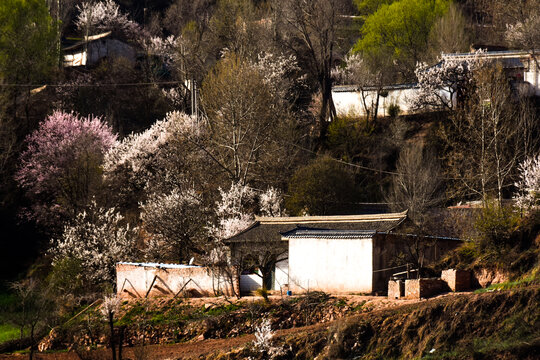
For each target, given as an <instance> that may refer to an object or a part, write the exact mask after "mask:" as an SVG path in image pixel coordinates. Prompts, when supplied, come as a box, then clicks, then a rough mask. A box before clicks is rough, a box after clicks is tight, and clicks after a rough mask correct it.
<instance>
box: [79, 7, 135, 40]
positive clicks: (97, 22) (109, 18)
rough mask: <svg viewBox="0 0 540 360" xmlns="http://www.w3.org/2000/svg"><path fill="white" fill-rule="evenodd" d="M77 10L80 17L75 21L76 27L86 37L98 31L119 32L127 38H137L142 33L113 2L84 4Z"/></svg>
mask: <svg viewBox="0 0 540 360" xmlns="http://www.w3.org/2000/svg"><path fill="white" fill-rule="evenodd" d="M77 10H78V11H79V15H78V16H77V18H76V19H75V26H76V27H77V29H78V30H80V31H83V32H84V35H85V36H89V35H91V33H93V32H98V31H99V32H103V31H117V32H120V33H122V34H124V35H125V36H133V35H135V36H136V37H137V36H138V35H139V34H140V32H141V30H140V27H139V25H138V24H137V23H135V22H133V21H131V20H129V18H128V16H127V15H126V14H124V13H122V12H121V11H120V6H118V4H116V3H115V2H114V1H113V0H105V1H101V2H84V3H82V4H81V5H77Z"/></svg>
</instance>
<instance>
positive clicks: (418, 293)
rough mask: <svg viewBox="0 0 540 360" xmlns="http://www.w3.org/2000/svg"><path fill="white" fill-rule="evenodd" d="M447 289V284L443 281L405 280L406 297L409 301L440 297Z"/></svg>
mask: <svg viewBox="0 0 540 360" xmlns="http://www.w3.org/2000/svg"><path fill="white" fill-rule="evenodd" d="M446 289H447V285H446V282H444V281H442V280H441V279H411V280H405V297H406V298H407V299H420V298H428V297H431V296H435V295H438V294H440V293H442V292H444V291H445V290H446Z"/></svg>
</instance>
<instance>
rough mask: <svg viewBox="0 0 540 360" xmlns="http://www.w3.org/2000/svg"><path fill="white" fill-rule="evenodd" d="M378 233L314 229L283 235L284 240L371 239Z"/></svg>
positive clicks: (288, 232)
mask: <svg viewBox="0 0 540 360" xmlns="http://www.w3.org/2000/svg"><path fill="white" fill-rule="evenodd" d="M376 233H377V232H376V231H373V230H334V229H332V230H330V229H312V228H297V229H294V230H291V231H287V232H285V233H282V234H281V235H282V236H283V240H288V239H340V240H354V239H369V238H372V237H373V235H375V234H376Z"/></svg>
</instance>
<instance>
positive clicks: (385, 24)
mask: <svg viewBox="0 0 540 360" xmlns="http://www.w3.org/2000/svg"><path fill="white" fill-rule="evenodd" d="M448 4H449V1H448V0H400V1H396V2H393V3H392V4H389V5H382V6H380V7H379V8H378V10H377V11H376V12H375V13H373V14H372V15H370V16H368V17H367V18H366V21H365V23H364V25H363V26H362V37H361V38H360V39H359V40H358V42H357V43H356V45H355V47H354V50H355V51H357V52H360V53H362V55H363V56H364V57H367V58H381V57H384V56H389V57H390V58H391V59H392V60H393V61H394V62H395V64H396V65H397V67H398V69H399V71H400V73H401V75H402V80H412V79H414V67H415V65H416V63H417V62H418V61H421V60H423V58H424V54H425V51H426V49H427V46H428V40H429V33H430V31H431V28H432V26H433V24H434V23H435V21H436V20H437V19H439V18H441V17H442V16H443V15H444V14H445V13H446V11H447V9H448Z"/></svg>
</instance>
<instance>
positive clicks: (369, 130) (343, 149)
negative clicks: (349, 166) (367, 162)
mask: <svg viewBox="0 0 540 360" xmlns="http://www.w3.org/2000/svg"><path fill="white" fill-rule="evenodd" d="M373 131H374V126H373V124H371V123H369V122H367V121H366V120H363V119H357V118H353V117H349V116H339V117H336V118H335V119H334V120H333V121H332V122H331V123H330V125H329V126H328V136H327V142H328V147H329V148H330V149H331V151H332V153H333V154H334V155H335V156H338V157H340V158H341V159H342V160H343V161H354V160H357V157H358V156H359V155H360V154H362V153H363V152H365V150H366V142H368V141H369V137H370V136H371V135H372V134H373Z"/></svg>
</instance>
